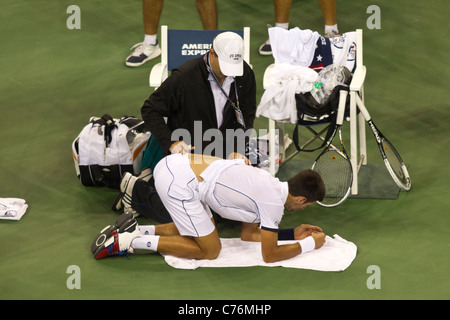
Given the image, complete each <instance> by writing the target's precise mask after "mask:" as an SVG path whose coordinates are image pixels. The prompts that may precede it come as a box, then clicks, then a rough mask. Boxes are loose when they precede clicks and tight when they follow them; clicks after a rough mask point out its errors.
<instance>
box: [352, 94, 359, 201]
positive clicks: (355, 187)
mask: <svg viewBox="0 0 450 320" xmlns="http://www.w3.org/2000/svg"><path fill="white" fill-rule="evenodd" d="M355 95H356V92H355V91H350V162H351V164H352V169H353V184H352V191H351V192H352V195H356V194H358V154H357V150H358V140H357V120H356V97H355Z"/></svg>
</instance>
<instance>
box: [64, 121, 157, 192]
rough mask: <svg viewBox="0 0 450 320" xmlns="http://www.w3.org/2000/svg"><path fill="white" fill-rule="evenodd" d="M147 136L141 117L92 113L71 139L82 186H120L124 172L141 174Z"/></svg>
mask: <svg viewBox="0 0 450 320" xmlns="http://www.w3.org/2000/svg"><path fill="white" fill-rule="evenodd" d="M149 137H150V132H148V131H146V130H145V124H144V121H142V120H140V119H137V118H135V117H128V116H124V117H122V118H120V119H114V118H112V117H111V116H110V115H109V114H105V115H103V116H102V117H101V118H98V117H91V118H90V120H89V123H88V124H87V125H86V126H85V127H84V128H83V129H82V131H81V132H80V134H79V135H78V136H77V138H76V139H75V140H74V141H73V143H72V154H73V159H74V162H75V171H76V173H77V177H78V179H79V180H80V182H81V183H82V184H83V185H84V186H100V187H110V188H115V189H117V188H119V185H120V181H121V179H122V176H123V175H124V174H125V173H126V172H131V173H132V174H134V175H139V174H140V172H141V162H142V156H143V152H144V150H145V148H146V146H147V143H148V140H149Z"/></svg>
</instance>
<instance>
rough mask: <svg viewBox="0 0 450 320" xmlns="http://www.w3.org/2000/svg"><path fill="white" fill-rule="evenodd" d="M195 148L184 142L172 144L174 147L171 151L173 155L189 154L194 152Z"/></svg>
mask: <svg viewBox="0 0 450 320" xmlns="http://www.w3.org/2000/svg"><path fill="white" fill-rule="evenodd" d="M194 149H195V147H192V146H190V145H189V146H188V145H187V144H186V143H184V141H177V142H174V143H172V145H171V146H170V148H169V151H170V152H171V153H172V154H173V153H189V152H191V151H192V150H194Z"/></svg>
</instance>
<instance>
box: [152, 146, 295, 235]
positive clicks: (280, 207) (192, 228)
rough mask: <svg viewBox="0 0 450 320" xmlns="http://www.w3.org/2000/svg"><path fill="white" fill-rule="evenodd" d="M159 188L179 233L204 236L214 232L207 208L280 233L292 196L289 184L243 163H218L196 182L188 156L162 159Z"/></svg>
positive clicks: (157, 171)
mask: <svg viewBox="0 0 450 320" xmlns="http://www.w3.org/2000/svg"><path fill="white" fill-rule="evenodd" d="M154 177H155V187H156V190H157V192H158V194H159V196H160V198H161V200H162V202H163V203H164V205H165V207H166V209H167V210H168V211H169V213H170V215H171V217H172V219H173V222H174V223H175V225H176V226H177V228H178V231H179V232H180V234H181V235H184V236H193V237H202V236H206V235H208V234H210V233H211V232H213V231H214V228H215V226H214V224H213V223H212V221H211V218H212V214H211V211H210V209H209V207H210V208H211V209H212V210H214V211H215V212H216V213H217V214H219V215H220V216H221V217H223V218H225V219H230V220H235V221H241V222H249V223H258V224H259V225H260V227H261V228H263V229H267V230H273V231H276V230H278V225H279V223H280V221H281V218H282V217H283V214H284V203H285V201H286V198H287V196H288V186H287V182H280V181H279V180H278V179H277V178H274V177H272V176H271V175H270V174H269V173H267V172H266V171H265V170H262V169H258V168H253V167H251V166H248V165H245V163H244V160H241V159H239V160H216V161H215V162H213V163H212V164H210V165H209V166H208V168H207V169H206V170H205V171H203V172H202V173H201V177H202V178H203V181H202V182H198V180H197V178H196V176H195V174H194V172H193V171H192V169H191V167H190V164H189V157H188V155H181V154H173V155H169V156H167V157H165V158H163V159H162V160H161V161H160V162H159V163H158V164H157V166H156V167H155V170H154Z"/></svg>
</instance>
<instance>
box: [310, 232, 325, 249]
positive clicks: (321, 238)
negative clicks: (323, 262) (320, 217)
mask: <svg viewBox="0 0 450 320" xmlns="http://www.w3.org/2000/svg"><path fill="white" fill-rule="evenodd" d="M311 237H313V239H314V242H315V243H316V247H315V248H314V249H319V248H321V247H322V246H323V244H324V243H325V233H323V232H314V233H313V234H311Z"/></svg>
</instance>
